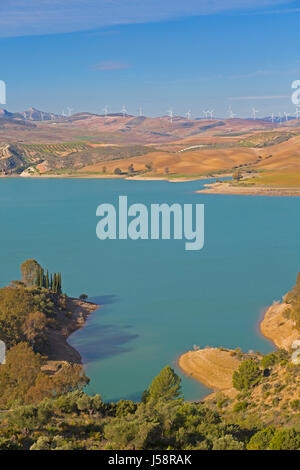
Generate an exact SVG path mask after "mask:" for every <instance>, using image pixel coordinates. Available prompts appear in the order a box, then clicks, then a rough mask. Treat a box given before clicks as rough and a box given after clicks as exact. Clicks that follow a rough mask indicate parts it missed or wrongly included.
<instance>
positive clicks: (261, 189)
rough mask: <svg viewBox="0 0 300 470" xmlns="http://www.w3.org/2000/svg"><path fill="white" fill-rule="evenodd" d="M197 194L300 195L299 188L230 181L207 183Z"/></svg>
mask: <svg viewBox="0 0 300 470" xmlns="http://www.w3.org/2000/svg"><path fill="white" fill-rule="evenodd" d="M195 193H198V194H220V195H226V194H228V195H236V196H289V197H291V196H300V188H296V187H295V188H288V187H273V188H272V187H270V186H234V185H232V184H230V183H209V184H205V185H204V189H200V190H198V191H195Z"/></svg>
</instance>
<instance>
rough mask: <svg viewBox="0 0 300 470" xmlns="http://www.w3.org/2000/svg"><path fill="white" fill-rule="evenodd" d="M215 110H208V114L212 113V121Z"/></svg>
mask: <svg viewBox="0 0 300 470" xmlns="http://www.w3.org/2000/svg"><path fill="white" fill-rule="evenodd" d="M214 112H215V110H214V109H212V110H211V111H208V114H209V115H210V120H211V121H212V119H213V114H214Z"/></svg>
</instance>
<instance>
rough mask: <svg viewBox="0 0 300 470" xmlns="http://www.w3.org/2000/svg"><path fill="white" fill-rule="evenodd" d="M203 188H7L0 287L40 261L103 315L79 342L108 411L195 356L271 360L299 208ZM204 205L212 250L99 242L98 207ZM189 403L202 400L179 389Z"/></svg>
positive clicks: (201, 391) (115, 184)
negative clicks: (269, 324) (215, 353)
mask: <svg viewBox="0 0 300 470" xmlns="http://www.w3.org/2000/svg"><path fill="white" fill-rule="evenodd" d="M204 183H205V181H194V182H185V183H168V182H165V181H152V182H150V181H148V182H144V181H125V180H102V179H99V180H98V179H82V180H77V179H32V180H31V179H21V178H9V179H8V178H7V179H4V178H3V179H1V180H0V217H1V232H0V242H1V254H0V260H1V270H0V284H1V285H6V284H8V283H9V281H10V280H11V279H19V278H20V274H19V266H20V264H21V263H22V262H23V261H24V260H26V259H28V258H35V259H37V260H38V261H39V262H40V263H41V264H42V265H43V266H44V267H46V268H48V269H49V270H50V271H61V272H62V276H63V289H64V291H65V292H67V293H68V294H69V295H71V296H79V295H80V294H81V293H86V294H88V295H89V297H90V298H91V299H94V300H95V301H96V302H98V303H99V304H101V305H103V308H101V309H100V310H98V311H96V312H95V313H94V314H92V315H91V317H90V318H89V320H88V322H87V324H86V326H85V327H84V328H83V329H82V330H80V331H78V332H76V333H75V334H74V335H72V337H71V339H70V342H71V343H72V345H73V346H75V347H76V348H78V349H79V351H80V353H81V354H82V357H83V359H84V361H85V362H86V363H87V374H88V375H89V377H90V378H91V385H90V387H89V390H90V391H91V392H98V393H101V394H102V396H103V398H104V399H118V398H132V399H137V398H139V397H140V395H141V392H142V391H143V390H144V389H145V388H146V387H147V386H148V385H149V383H150V382H151V380H152V379H153V377H154V376H155V375H156V374H157V373H158V372H159V371H160V370H161V369H162V368H163V367H164V366H165V365H167V364H170V365H173V366H174V367H176V364H175V362H176V358H177V357H178V355H179V354H180V353H182V352H184V351H186V350H188V349H190V348H191V347H193V345H194V344H196V345H199V346H201V347H203V346H206V345H211V346H220V345H222V346H225V347H230V348H235V347H237V346H240V347H242V348H243V349H244V350H246V351H247V350H249V349H254V350H260V351H262V352H264V353H265V352H268V351H270V350H271V349H272V345H271V344H270V343H269V342H268V341H266V340H265V339H263V338H262V337H261V336H260V335H259V333H258V331H257V322H258V320H259V317H260V315H261V312H262V310H263V309H264V308H265V307H266V306H267V305H269V304H270V303H272V302H273V300H277V299H280V298H281V296H282V295H283V294H284V293H285V292H286V291H287V290H288V289H290V288H291V286H292V285H293V284H294V282H295V278H296V274H297V272H298V270H300V269H299V268H300V256H299V254H300V237H299V231H300V218H299V208H300V199H299V198H296V197H295V198H293V197H262V196H257V197H255V196H230V195H226V196H223V195H211V194H203V195H200V194H195V193H193V191H194V190H196V189H199V188H200V187H201V185H202V184H204ZM119 195H127V196H128V199H129V203H135V202H142V203H144V204H147V205H149V204H151V203H162V202H167V203H173V202H179V203H195V202H198V203H204V204H205V246H204V248H203V250H201V251H199V252H195V251H194V252H193V251H185V249H184V242H183V241H178V240H177V241H125V240H122V241H114V240H111V241H102V242H101V241H100V240H98V239H97V238H96V233H95V229H96V223H97V218H96V216H95V213H96V207H97V206H98V205H99V204H101V203H103V202H110V203H116V204H117V199H118V196H119ZM183 389H184V394H185V397H186V398H187V399H197V398H201V397H203V396H204V395H205V393H206V392H207V389H206V388H205V387H204V386H202V385H200V384H198V383H197V382H195V381H193V380H191V379H188V378H185V377H183Z"/></svg>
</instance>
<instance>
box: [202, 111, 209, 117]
mask: <svg viewBox="0 0 300 470" xmlns="http://www.w3.org/2000/svg"><path fill="white" fill-rule="evenodd" d="M203 114H204V115H205V119H207V116H208V115H209V111H203Z"/></svg>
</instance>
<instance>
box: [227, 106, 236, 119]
mask: <svg viewBox="0 0 300 470" xmlns="http://www.w3.org/2000/svg"><path fill="white" fill-rule="evenodd" d="M228 113H229V117H230V119H233V118H234V117H235V116H236V114H235V113H234V112H233V111H232V108H231V106H229V108H228Z"/></svg>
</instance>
